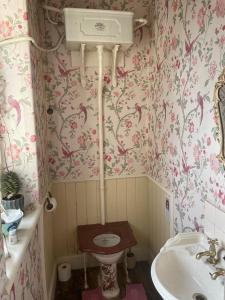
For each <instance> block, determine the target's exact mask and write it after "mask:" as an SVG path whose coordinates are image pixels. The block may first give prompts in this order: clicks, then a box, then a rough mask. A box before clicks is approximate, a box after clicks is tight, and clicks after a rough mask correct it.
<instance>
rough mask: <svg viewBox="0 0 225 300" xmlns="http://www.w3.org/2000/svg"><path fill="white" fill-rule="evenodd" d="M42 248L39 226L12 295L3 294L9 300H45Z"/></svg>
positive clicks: (3, 297)
mask: <svg viewBox="0 0 225 300" xmlns="http://www.w3.org/2000/svg"><path fill="white" fill-rule="evenodd" d="M41 265H42V263H41V248H40V234H39V229H38V226H37V227H36V229H35V231H34V234H33V237H32V239H31V241H30V243H29V246H28V249H27V251H26V255H25V257H24V260H23V262H22V264H21V266H20V269H19V271H18V272H17V276H16V279H15V281H14V284H13V286H12V288H11V291H10V295H7V294H2V298H1V296H0V299H2V300H3V299H5V300H6V299H7V300H21V299H23V300H42V299H44V296H43V295H44V292H43V280H42V278H41V277H42V269H41Z"/></svg>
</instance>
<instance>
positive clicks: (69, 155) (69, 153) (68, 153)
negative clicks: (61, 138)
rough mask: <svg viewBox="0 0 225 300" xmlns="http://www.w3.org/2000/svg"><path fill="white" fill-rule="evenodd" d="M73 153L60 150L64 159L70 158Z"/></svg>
mask: <svg viewBox="0 0 225 300" xmlns="http://www.w3.org/2000/svg"><path fill="white" fill-rule="evenodd" d="M74 152H75V151H68V150H66V149H64V148H62V153H63V156H64V157H65V158H69V157H71V156H72V155H73V154H74Z"/></svg>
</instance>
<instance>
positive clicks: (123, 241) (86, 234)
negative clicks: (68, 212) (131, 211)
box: [78, 221, 137, 299]
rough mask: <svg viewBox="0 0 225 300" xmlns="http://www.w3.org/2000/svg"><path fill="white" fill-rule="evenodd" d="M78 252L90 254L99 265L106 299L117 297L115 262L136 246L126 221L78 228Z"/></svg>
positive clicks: (118, 291)
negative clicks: (126, 250)
mask: <svg viewBox="0 0 225 300" xmlns="http://www.w3.org/2000/svg"><path fill="white" fill-rule="evenodd" d="M78 243H79V249H80V251H82V252H84V253H90V254H92V255H93V256H94V257H95V258H96V260H97V261H98V262H99V263H100V270H101V277H100V279H101V282H100V286H101V291H102V295H103V297H104V298H106V299H111V298H115V297H118V295H119V293H120V289H119V286H118V281H117V262H118V260H119V259H120V258H121V256H122V255H123V253H124V250H125V249H128V248H131V247H133V246H135V245H136V244H137V241H136V239H135V237H134V235H133V231H132V229H131V227H130V225H129V223H128V222H127V221H122V222H112V223H106V224H105V225H101V224H91V225H80V226H78Z"/></svg>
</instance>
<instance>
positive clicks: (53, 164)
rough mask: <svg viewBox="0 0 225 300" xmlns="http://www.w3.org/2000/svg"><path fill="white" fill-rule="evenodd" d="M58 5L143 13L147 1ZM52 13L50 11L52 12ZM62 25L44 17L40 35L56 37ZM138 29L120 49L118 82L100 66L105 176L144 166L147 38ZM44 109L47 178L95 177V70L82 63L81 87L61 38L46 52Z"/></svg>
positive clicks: (57, 3) (141, 169) (129, 172)
mask: <svg viewBox="0 0 225 300" xmlns="http://www.w3.org/2000/svg"><path fill="white" fill-rule="evenodd" d="M51 4H52V5H55V6H58V7H66V6H67V7H68V6H70V7H71V6H72V7H77V6H78V7H94V8H104V9H108V8H109V7H111V8H112V9H122V10H123V9H125V10H129V11H135V12H136V16H142V17H143V16H145V15H146V8H147V7H148V1H129V2H128V1H113V5H111V2H110V1H94V2H93V1H82V2H81V1H80V2H79V1H55V2H51ZM54 17H55V18H56V16H52V18H54ZM63 30H64V27H63V26H54V25H52V24H50V23H49V22H46V37H47V39H46V40H51V41H52V44H54V43H55V41H57V40H58V38H59V36H60V35H61V34H62V32H63ZM146 37H147V35H146V34H145V33H144V32H143V30H141V31H138V32H136V33H135V42H134V46H133V47H132V48H131V49H130V50H129V51H128V52H127V53H126V54H125V67H118V68H117V78H118V86H117V87H115V88H114V87H113V86H112V81H111V73H110V72H111V70H110V69H109V68H105V69H104V88H103V90H104V97H103V103H104V126H105V132H104V135H105V141H104V158H105V174H106V176H129V175H134V174H139V175H140V174H144V173H145V172H146V170H147V169H146V165H147V157H146V153H147V152H146V150H145V149H146V146H147V136H148V128H147V121H146V120H147V99H148V96H149V95H148V84H149V73H148V63H149V62H148V58H147V57H148V56H147V55H148V52H149V48H148V47H147V46H148V40H147V39H146ZM45 81H46V90H47V99H48V101H49V107H50V109H51V110H52V111H51V114H49V167H50V174H51V178H52V179H53V180H85V179H90V178H98V175H99V153H98V143H99V137H98V110H97V83H98V72H97V69H96V68H95V67H88V68H86V87H85V88H83V87H82V86H81V84H80V71H79V68H77V67H73V66H71V58H70V51H68V50H67V49H66V47H65V43H64V44H63V45H62V46H61V47H60V48H59V50H58V51H57V52H56V53H50V54H48V69H47V73H46V74H45Z"/></svg>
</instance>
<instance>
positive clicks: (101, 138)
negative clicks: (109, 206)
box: [96, 45, 105, 225]
mask: <svg viewBox="0 0 225 300" xmlns="http://www.w3.org/2000/svg"><path fill="white" fill-rule="evenodd" d="M96 48H97V52H98V127H99V178H100V202H101V205H100V209H101V224H102V225H104V224H105V183H104V157H103V151H104V145H103V143H104V131H103V120H102V119H103V105H102V87H103V83H102V79H103V76H102V73H103V50H104V47H103V45H97V46H96Z"/></svg>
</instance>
